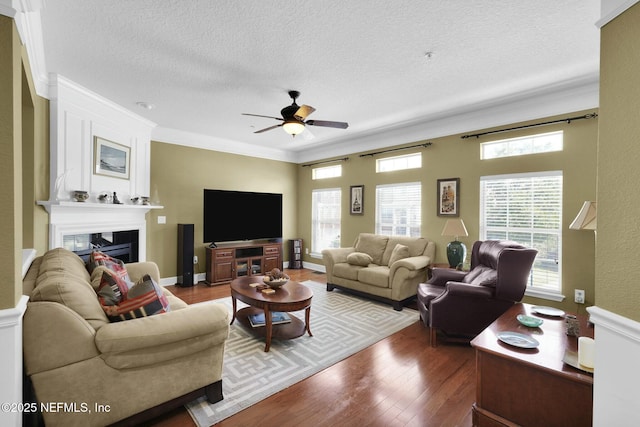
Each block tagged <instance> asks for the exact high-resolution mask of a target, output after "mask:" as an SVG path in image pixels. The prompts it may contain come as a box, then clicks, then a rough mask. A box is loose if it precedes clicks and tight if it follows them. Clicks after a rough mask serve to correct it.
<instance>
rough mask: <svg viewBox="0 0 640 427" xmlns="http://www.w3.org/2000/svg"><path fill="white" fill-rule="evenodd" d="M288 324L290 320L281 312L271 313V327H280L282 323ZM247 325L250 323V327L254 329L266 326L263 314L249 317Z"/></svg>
mask: <svg viewBox="0 0 640 427" xmlns="http://www.w3.org/2000/svg"><path fill="white" fill-rule="evenodd" d="M289 322H291V318H290V317H289V315H288V314H287V313H284V312H282V311H273V312H271V324H272V325H280V324H282V323H289ZM249 323H251V326H252V327H254V328H258V327H260V326H264V325H265V324H266V323H265V320H264V312H262V313H256V314H252V315H250V316H249Z"/></svg>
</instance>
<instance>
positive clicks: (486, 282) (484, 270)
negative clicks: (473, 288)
mask: <svg viewBox="0 0 640 427" xmlns="http://www.w3.org/2000/svg"><path fill="white" fill-rule="evenodd" d="M497 280H498V272H497V270H494V269H493V268H490V267H486V266H479V267H476V268H474V269H473V270H471V271H470V272H469V274H467V275H466V276H464V279H462V281H463V282H464V283H470V284H472V285H478V286H490V287H495V286H496V282H497Z"/></svg>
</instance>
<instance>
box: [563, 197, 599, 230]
mask: <svg viewBox="0 0 640 427" xmlns="http://www.w3.org/2000/svg"><path fill="white" fill-rule="evenodd" d="M596 208H597V206H596V202H589V201H587V202H584V204H583V205H582V209H580V212H578V216H576V218H575V219H574V220H573V222H572V223H571V225H570V226H569V228H570V229H571V230H595V229H596V225H597V221H596V220H597V218H596V216H597V215H596V214H597V209H596Z"/></svg>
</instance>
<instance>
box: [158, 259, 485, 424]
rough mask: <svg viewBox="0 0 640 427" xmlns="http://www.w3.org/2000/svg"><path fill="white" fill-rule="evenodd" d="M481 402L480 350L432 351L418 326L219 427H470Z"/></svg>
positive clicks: (209, 295) (184, 294)
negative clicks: (475, 404) (478, 399)
mask: <svg viewBox="0 0 640 427" xmlns="http://www.w3.org/2000/svg"><path fill="white" fill-rule="evenodd" d="M285 271H286V273H287V274H288V275H289V276H290V277H291V279H292V280H296V281H300V282H302V281H304V280H314V281H317V282H321V283H326V275H324V274H322V273H317V272H314V271H312V270H308V269H301V270H291V269H287V270H285ZM167 289H169V290H170V291H171V292H173V293H174V294H175V295H176V296H178V297H179V298H181V299H183V300H184V301H185V302H187V303H188V304H193V303H196V302H201V301H208V300H212V299H218V298H224V297H227V296H230V295H231V291H230V289H229V285H228V284H227V285H217V286H207V285H206V284H205V283H199V284H198V285H196V286H193V287H188V288H181V287H177V286H168V287H167ZM333 292H340V291H338V290H334V291H333ZM410 307H411V305H410ZM413 308H415V306H414V307H413ZM389 309H390V310H392V308H391V306H389ZM223 381H224V379H223ZM474 401H475V353H474V351H473V349H472V348H471V347H470V346H469V345H464V344H462V345H461V344H441V345H439V346H438V347H431V346H430V345H429V336H428V331H427V330H426V328H425V327H424V326H423V325H422V324H421V323H420V322H419V321H418V322H416V323H415V324H413V325H410V326H409V327H407V328H405V329H403V330H401V331H399V332H397V333H395V334H393V335H391V336H390V337H387V338H385V339H383V340H381V341H379V342H377V343H376V344H374V345H372V346H370V347H368V348H366V349H364V350H362V351H360V352H359V353H356V354H354V355H352V356H351V357H348V358H347V359H345V360H342V361H341V362H339V363H337V364H335V365H333V366H330V367H329V368H327V369H325V370H323V371H321V372H318V373H317V374H315V375H313V376H311V377H309V378H307V379H305V380H303V381H301V382H299V383H297V384H294V385H292V386H291V387H289V388H287V389H285V390H282V391H281V392H279V393H277V394H275V395H273V396H271V397H269V398H267V399H265V400H263V401H261V402H259V403H257V404H255V405H253V406H251V407H249V408H247V409H245V410H244V411H241V412H239V413H237V414H235V415H233V416H232V417H229V418H227V419H225V420H223V421H221V422H220V423H218V424H216V425H217V426H219V427H237V426H257V425H260V426H263V427H268V426H289V425H313V426H318V427H323V426H341V427H342V426H343V427H351V426H353V427H360V426H365V425H366V426H373V427H377V426H381V427H383V426H384V427H389V426H399V427H400V426H402V427H413V426H415V427H418V426H419V427H425V426H460V427H469V426H471V425H472V419H471V405H472V404H473V402H474ZM147 425H148V426H153V427H189V426H195V423H194V422H193V420H192V419H191V417H190V416H189V415H188V413H187V411H186V409H178V410H175V411H173V412H171V413H168V414H165V415H164V416H162V417H160V418H159V419H157V420H154V421H153V422H151V423H148V424H147Z"/></svg>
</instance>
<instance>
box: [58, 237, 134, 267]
mask: <svg viewBox="0 0 640 427" xmlns="http://www.w3.org/2000/svg"><path fill="white" fill-rule="evenodd" d="M138 235H139V232H138V230H126V231H109V232H100V233H90V234H68V235H65V236H63V238H62V240H63V247H64V248H65V249H68V250H70V251H72V252H75V253H76V254H77V255H78V256H79V257H80V258H82V260H83V261H85V262H86V261H88V260H89V256H90V255H91V252H92V251H94V250H98V251H100V252H103V253H105V254H107V255H109V256H111V257H113V258H117V259H120V260H122V261H123V262H125V263H129V262H137V261H138Z"/></svg>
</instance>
